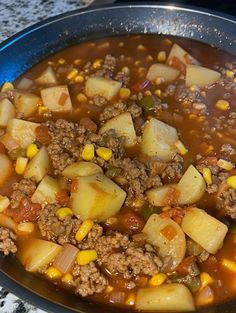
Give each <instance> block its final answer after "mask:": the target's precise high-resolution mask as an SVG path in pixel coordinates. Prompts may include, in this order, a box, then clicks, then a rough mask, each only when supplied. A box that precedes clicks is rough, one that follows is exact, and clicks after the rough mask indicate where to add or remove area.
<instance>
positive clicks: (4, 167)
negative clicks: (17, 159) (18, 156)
mask: <svg viewBox="0 0 236 313" xmlns="http://www.w3.org/2000/svg"><path fill="white" fill-rule="evenodd" d="M12 171H13V165H12V163H11V161H10V160H9V158H8V157H7V156H6V155H5V154H3V153H0V173H1V175H0V187H2V185H4V183H5V182H6V181H7V180H8V178H9V177H10V176H11V174H12Z"/></svg>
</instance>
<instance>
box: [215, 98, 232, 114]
mask: <svg viewBox="0 0 236 313" xmlns="http://www.w3.org/2000/svg"><path fill="white" fill-rule="evenodd" d="M215 107H216V108H217V109H219V110H221V111H227V110H228V109H229V102H228V101H226V100H218V101H217V102H216V104H215Z"/></svg>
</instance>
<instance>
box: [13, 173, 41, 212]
mask: <svg viewBox="0 0 236 313" xmlns="http://www.w3.org/2000/svg"><path fill="white" fill-rule="evenodd" d="M36 187H37V185H36V181H35V179H34V178H31V179H28V178H23V179H21V180H20V181H19V182H16V183H14V184H13V185H12V189H13V192H12V194H11V197H10V198H11V207H12V208H17V207H19V205H20V202H21V200H22V199H23V198H27V197H29V198H30V197H31V196H32V195H33V193H34V192H35V190H36Z"/></svg>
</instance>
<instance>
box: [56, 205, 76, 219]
mask: <svg viewBox="0 0 236 313" xmlns="http://www.w3.org/2000/svg"><path fill="white" fill-rule="evenodd" d="M72 214H73V212H72V210H71V209H70V208H60V209H58V210H57V212H56V216H57V217H58V218H59V219H61V220H62V219H63V218H65V217H67V216H69V215H72Z"/></svg>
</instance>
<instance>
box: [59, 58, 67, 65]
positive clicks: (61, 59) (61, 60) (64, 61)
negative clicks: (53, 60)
mask: <svg viewBox="0 0 236 313" xmlns="http://www.w3.org/2000/svg"><path fill="white" fill-rule="evenodd" d="M57 62H58V63H59V64H61V65H63V64H65V63H66V60H65V59H63V58H60V59H59V60H58V61H57Z"/></svg>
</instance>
